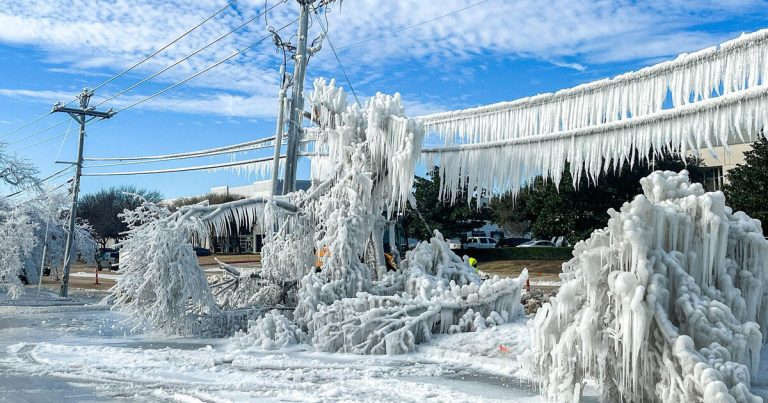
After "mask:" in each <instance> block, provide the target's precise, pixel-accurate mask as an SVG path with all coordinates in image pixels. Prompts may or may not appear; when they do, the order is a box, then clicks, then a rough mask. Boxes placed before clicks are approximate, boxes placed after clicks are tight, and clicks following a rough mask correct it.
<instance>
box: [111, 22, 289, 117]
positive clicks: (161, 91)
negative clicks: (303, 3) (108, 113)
mask: <svg viewBox="0 0 768 403" xmlns="http://www.w3.org/2000/svg"><path fill="white" fill-rule="evenodd" d="M298 20H299V19H298V18H297V19H295V20H293V21H291V22H289V23H288V24H285V25H283V26H282V27H281V28H280V29H278V30H277V31H278V32H279V31H282V30H283V29H285V28H287V27H288V26H290V25H292V24H293V23H295V22H296V21H298ZM269 38H272V34H269V35H267V36H265V37H263V38H261V39H259V40H258V41H256V42H253V43H251V44H250V45H248V46H246V47H244V48H242V49H240V50H238V51H236V52H234V53H232V54H231V55H229V56H227V57H225V58H224V59H221V60H219V61H218V62H216V63H214V64H212V65H210V66H208V67H206V68H205V69H203V70H201V71H199V72H197V73H195V74H193V75H191V76H189V77H187V78H185V79H183V80H181V81H179V82H177V83H176V84H173V85H170V86H168V87H165V88H164V89H162V90H160V91H158V92H156V93H154V94H152V95H150V96H148V97H146V98H143V99H140V100H138V101H136V102H134V103H132V104H130V105H128V106H126V107H125V108H122V109H119V110H117V111H116V112H115V113H120V112H123V111H125V110H127V109H131V108H133V107H135V106H137V105H140V104H142V103H144V102H146V101H149V100H150V99H152V98H154V97H156V96H159V95H162V94H163V93H165V92H168V91H170V90H172V89H174V88H176V87H178V86H180V85H182V84H184V83H186V82H187V81H189V80H192V79H194V78H195V77H198V76H200V75H202V74H204V73H206V72H208V71H209V70H211V69H214V68H216V67H218V66H220V65H221V64H223V63H226V62H227V61H229V60H231V59H233V58H234V57H236V56H238V55H240V54H241V53H244V52H245V51H247V50H248V49H250V48H252V47H254V46H256V45H258V44H260V43H262V42H264V41H265V40H267V39H269Z"/></svg>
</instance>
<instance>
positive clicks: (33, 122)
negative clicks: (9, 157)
mask: <svg viewBox="0 0 768 403" xmlns="http://www.w3.org/2000/svg"><path fill="white" fill-rule="evenodd" d="M50 114H51V112H48V113H46V114H44V115H41V116H39V117H38V118H36V119H33V120H32V121H30V122H27V123H25V124H23V125H21V126H20V127H17V128H15V129H13V130H11V131H9V132H5V133H3V134H2V135H0V139H3V138H6V137H8V136H10V135H11V134H13V133H17V132H19V131H20V130H23V129H25V128H27V127H29V126H32V125H33V124H35V123H37V122H39V121H41V120H43V119H45V118H46V117H47V116H48V115H50Z"/></svg>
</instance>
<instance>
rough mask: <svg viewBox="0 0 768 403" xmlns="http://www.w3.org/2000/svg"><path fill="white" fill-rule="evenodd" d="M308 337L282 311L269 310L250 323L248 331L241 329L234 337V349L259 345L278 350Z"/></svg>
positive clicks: (259, 346) (263, 347)
mask: <svg viewBox="0 0 768 403" xmlns="http://www.w3.org/2000/svg"><path fill="white" fill-rule="evenodd" d="M305 338H306V335H305V334H304V332H302V331H301V329H299V328H298V327H297V326H296V324H295V323H293V322H292V321H291V320H290V319H288V318H286V317H285V316H284V315H283V314H281V313H280V311H277V310H273V311H271V312H267V313H266V314H265V315H264V316H263V317H261V318H259V319H258V320H256V321H251V322H250V323H249V324H248V332H247V333H246V332H243V331H239V332H237V333H235V335H234V336H233V337H232V347H233V348H234V349H248V348H251V347H257V348H261V349H264V350H277V349H280V348H284V347H288V346H291V345H295V344H299V343H301V342H303V341H304V340H305Z"/></svg>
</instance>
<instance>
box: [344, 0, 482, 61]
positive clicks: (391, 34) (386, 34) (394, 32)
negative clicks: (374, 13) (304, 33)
mask: <svg viewBox="0 0 768 403" xmlns="http://www.w3.org/2000/svg"><path fill="white" fill-rule="evenodd" d="M489 1H491V0H482V1H478V2H477V3H473V4H470V5H468V6H466V7H463V8H460V9H458V10H453V11H451V12H449V13H446V14H443V15H440V16H437V17H435V18H432V19H429V20H426V21H422V22H419V23H416V24H413V25H409V26H407V27H404V28H400V29H398V30H395V31H391V32H387V33H384V34H381V35H378V36H374V37H371V38H368V39H363V40H362V41H359V42H354V43H351V44H349V45H344V46H341V47H340V48H339V50H343V49H348V48H352V47H355V46H358V45H362V44H364V43H368V42H371V41H375V40H377V39H382V38H386V37H390V36H395V35H397V34H399V33H401V32H404V31H407V30H409V29H413V28H417V27H420V26H422V25H425V24H429V23H430V22H434V21H437V20H439V19H442V18H445V17H448V16H451V15H454V14H457V13H460V12H462V11H464V10H468V9H470V8H472V7H476V6H479V5H481V4H483V3H487V2H489Z"/></svg>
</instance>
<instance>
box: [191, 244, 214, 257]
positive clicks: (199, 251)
mask: <svg viewBox="0 0 768 403" xmlns="http://www.w3.org/2000/svg"><path fill="white" fill-rule="evenodd" d="M192 249H194V250H195V255H197V256H211V250H210V249H205V248H201V247H199V246H195V247H194V248H192Z"/></svg>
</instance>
